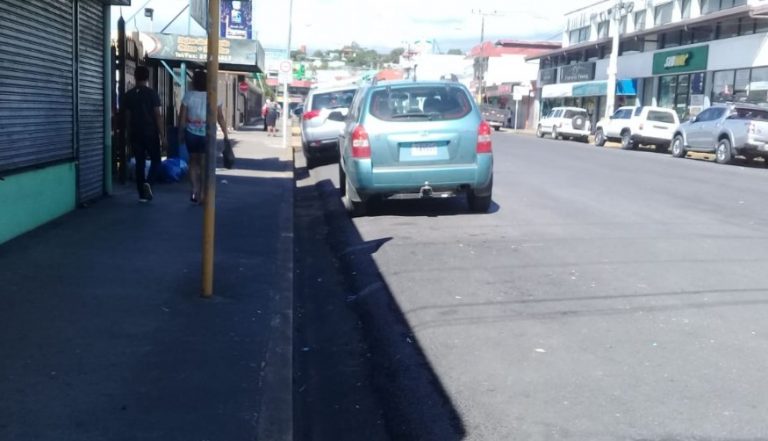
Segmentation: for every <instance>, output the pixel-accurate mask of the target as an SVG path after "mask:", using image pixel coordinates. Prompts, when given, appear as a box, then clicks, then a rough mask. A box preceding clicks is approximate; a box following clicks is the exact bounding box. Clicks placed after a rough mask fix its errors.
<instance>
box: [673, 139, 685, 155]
mask: <svg viewBox="0 0 768 441" xmlns="http://www.w3.org/2000/svg"><path fill="white" fill-rule="evenodd" d="M685 154H686V151H685V145H684V144H683V136H682V135H675V139H673V140H672V156H674V157H675V158H685Z"/></svg>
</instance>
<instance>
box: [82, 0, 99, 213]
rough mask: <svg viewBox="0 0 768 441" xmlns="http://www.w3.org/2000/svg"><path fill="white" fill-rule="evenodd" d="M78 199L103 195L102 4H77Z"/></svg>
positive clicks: (84, 0) (91, 1)
mask: <svg viewBox="0 0 768 441" xmlns="http://www.w3.org/2000/svg"><path fill="white" fill-rule="evenodd" d="M77 49H78V70H77V78H78V100H77V104H78V115H77V121H78V128H79V129H78V136H77V137H78V145H77V157H78V197H79V201H80V202H85V201H88V200H91V199H94V198H97V197H99V196H101V195H102V194H103V192H104V13H103V10H102V5H101V2H99V1H96V0H79V1H78V44H77Z"/></svg>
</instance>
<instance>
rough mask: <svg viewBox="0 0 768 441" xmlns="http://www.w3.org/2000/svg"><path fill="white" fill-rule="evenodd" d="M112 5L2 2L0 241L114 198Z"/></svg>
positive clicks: (79, 0) (84, 0)
mask: <svg viewBox="0 0 768 441" xmlns="http://www.w3.org/2000/svg"><path fill="white" fill-rule="evenodd" d="M110 3H113V2H112V1H108V0H104V1H102V0H68V1H62V0H39V1H35V2H30V1H27V0H3V1H2V2H0V35H3V41H2V48H3V50H2V53H0V64H3V65H4V66H6V67H7V68H5V69H2V70H0V97H2V98H0V101H2V103H1V104H0V205H2V207H3V208H2V210H1V211H2V213H3V215H2V216H0V243H2V242H4V241H6V240H8V239H10V238H12V237H14V236H16V235H18V234H21V233H23V232H25V231H28V230H31V229H33V228H35V227H37V226H39V225H41V224H43V223H46V222H48V221H50V220H52V219H54V218H56V217H58V216H61V215H62V214H64V213H66V212H68V211H70V210H72V209H74V208H75V207H76V206H78V205H82V204H85V203H88V202H89V201H92V200H93V199H96V198H99V197H101V196H102V195H103V194H104V193H105V192H106V191H107V185H108V183H107V182H108V176H109V174H108V173H109V172H108V167H107V164H108V163H109V156H108V155H109V153H108V152H109V149H110V140H109V124H110V120H109V118H110V116H109V113H108V112H107V111H106V109H109V108H110V104H109V103H110V100H111V96H110V94H109V92H108V90H109V88H108V87H105V84H109V82H108V81H109V80H108V77H109V74H108V72H109V60H110V56H109V21H110V19H109V13H110V6H109V4H110ZM10 67H12V68H10ZM105 90H106V91H107V92H106V93H105Z"/></svg>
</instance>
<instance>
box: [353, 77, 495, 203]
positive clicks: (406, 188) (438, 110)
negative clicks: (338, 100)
mask: <svg viewBox="0 0 768 441" xmlns="http://www.w3.org/2000/svg"><path fill="white" fill-rule="evenodd" d="M491 132H492V129H491V126H490V124H488V122H487V121H485V120H483V118H482V116H481V114H480V111H479V110H478V108H477V105H476V104H475V102H474V100H473V99H472V95H471V94H470V93H469V91H468V90H467V88H466V87H465V86H463V85H462V84H460V83H457V82H450V81H408V80H406V81H392V82H390V81H387V82H381V83H375V84H371V85H367V86H363V88H362V89H361V90H360V91H359V92H358V94H357V95H355V100H354V102H353V104H352V107H351V109H350V112H349V117H348V118H347V121H346V126H345V128H344V130H343V132H342V134H341V136H340V138H339V145H340V150H341V152H340V153H341V159H340V161H339V181H340V187H341V194H342V198H343V201H344V205H345V206H346V207H347V209H348V210H349V211H350V213H351V214H352V215H362V214H364V213H365V211H366V208H367V204H368V203H369V202H370V201H371V200H373V199H377V198H388V197H417V198H418V197H420V198H429V197H447V196H454V195H459V194H462V193H463V194H466V196H467V200H468V203H469V207H470V209H471V210H472V211H475V212H485V211H488V209H489V207H490V206H491V193H492V189H493V154H492V151H491V150H492V149H491Z"/></svg>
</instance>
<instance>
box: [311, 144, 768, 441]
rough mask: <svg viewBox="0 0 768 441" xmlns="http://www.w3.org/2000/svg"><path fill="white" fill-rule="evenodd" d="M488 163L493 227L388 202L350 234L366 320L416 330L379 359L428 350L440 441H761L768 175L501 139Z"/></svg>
mask: <svg viewBox="0 0 768 441" xmlns="http://www.w3.org/2000/svg"><path fill="white" fill-rule="evenodd" d="M494 153H495V176H494V184H495V188H494V202H495V203H494V206H493V207H492V210H491V213H489V214H483V215H476V214H470V213H469V212H468V208H467V206H466V202H465V201H464V200H463V199H450V200H427V201H418V200H417V201H387V202H385V203H383V204H382V205H381V206H380V207H379V208H378V209H377V210H376V212H374V214H373V215H372V216H369V217H364V218H359V219H354V220H353V221H352V223H351V224H350V225H348V226H347V227H348V228H347V230H350V229H351V231H353V233H354V234H357V235H359V240H361V241H362V243H369V244H371V243H375V244H376V247H374V248H373V249H372V250H371V256H372V265H374V266H375V269H376V270H377V271H378V273H379V275H380V277H381V279H382V280H383V283H384V284H385V287H386V288H387V290H386V291H387V293H388V295H389V296H391V302H390V305H392V308H384V307H381V308H379V309H378V310H369V311H368V312H367V314H362V315H361V317H362V320H363V321H365V320H374V321H375V320H378V319H379V316H386V315H392V314H394V315H401V316H402V317H403V318H404V324H405V326H407V330H408V332H407V333H406V334H407V335H402V333H401V334H398V335H395V336H394V337H393V338H392V339H389V340H388V339H386V338H383V339H380V340H382V341H383V342H384V343H371V347H372V350H373V351H381V348H382V346H386V345H391V344H393V343H391V342H392V341H395V342H398V341H399V342H400V343H394V344H402V345H403V346H404V347H407V346H408V345H413V346H415V347H417V348H418V349H419V351H418V352H419V353H420V354H421V356H423V359H424V363H423V364H424V366H422V367H424V368H425V369H428V370H429V371H430V374H431V377H430V378H431V380H429V379H427V380H422V379H420V378H421V377H414V378H411V381H427V382H436V383H437V386H438V387H439V388H440V389H441V390H442V391H443V392H444V394H445V398H446V401H447V405H448V406H449V407H450V408H451V409H450V411H449V412H447V413H445V418H455V417H457V418H458V420H459V421H458V422H454V423H453V424H450V425H449V426H450V427H452V428H453V429H452V430H453V431H454V433H453V435H452V436H447V435H446V434H445V433H443V434H442V435H440V439H448V440H451V439H455V440H561V439H562V440H591V441H598V440H722V441H725V440H758V439H768V419H766V418H765V415H766V409H768V320H767V319H766V318H767V317H768V280H766V277H765V273H766V271H765V269H766V268H767V267H768V232H767V231H766V226H767V225H768V170H766V169H764V168H763V167H762V166H761V164H756V165H753V166H743V165H731V166H724V165H718V164H715V163H713V162H708V161H702V160H693V159H674V158H672V157H671V156H669V155H667V154H659V153H654V152H652V151H621V150H618V149H613V148H598V147H594V146H592V145H586V144H580V143H574V142H568V141H553V140H550V139H543V140H540V139H536V138H533V137H529V136H518V135H514V134H511V133H503V132H502V133H496V134H494ZM336 170H337V169H336V165H335V164H330V165H327V166H323V167H318V168H316V169H314V170H313V171H312V172H311V174H312V177H313V178H314V180H315V181H317V182H318V183H319V184H318V185H319V186H322V185H323V183H326V184H328V186H329V181H334V182H335V180H336V179H337V171H336ZM335 183H336V184H338V183H337V182H335ZM328 218H329V219H330V221H331V222H332V223H339V222H349V221H346V220H341V219H340V218H338V217H333V216H330V217H328ZM330 227H331V228H334V227H339V226H338V225H336V226H334V225H330ZM343 230H344V229H343V228H342V229H341V230H340V231H343ZM342 239H343V238H342ZM342 252H343V247H342ZM393 308H394V309H395V310H394V311H392V310H390V309H393ZM370 328H374V329H378V330H374V331H370V330H369V331H368V336H369V338H374V337H375V336H376V334H378V333H386V332H388V331H387V329H382V328H383V327H381V326H379V327H378V328H375V327H374V326H369V329H370ZM385 349H386V348H385ZM401 351H402V348H395V349H393V350H392V351H389V352H387V351H386V350H385V351H384V352H386V353H387V354H388V355H387V356H390V357H392V358H395V359H390V360H385V362H390V363H392V365H393V366H397V364H398V363H399V361H398V360H397V359H396V358H397V357H399V355H397V354H399V353H400V352H401ZM392 354H395V355H392ZM374 360H376V358H375V357H374ZM377 362H378V363H381V362H382V361H381V360H379V361H377ZM374 370H375V368H374ZM386 381H387V380H382V381H380V383H381V382H383V383H384V384H386ZM379 389H380V391H381V390H383V391H384V392H383V396H382V397H381V399H382V400H383V401H384V402H385V404H384V406H385V407H386V401H387V400H388V399H390V398H392V397H387V393H386V389H387V388H386V387H383V388H382V387H380V388H379ZM403 393H405V394H406V395H407V391H401V395H402V394H403ZM413 401H415V402H414V403H412V404H411V405H412V409H413V412H415V413H417V414H419V415H421V413H420V412H422V408H423V407H425V403H423V402H418V400H413ZM403 402H407V400H402V397H400V402H399V404H398V406H401V405H402V403H403ZM427 405H428V404H427ZM401 407H402V406H401ZM388 415H389V418H390V419H391V418H401V417H402V414H400V415H397V414H396V412H395V413H393V412H391V411H390V412H389V413H388ZM440 415H441V414H437V416H435V415H431V416H428V417H427V416H425V417H423V419H424V421H421V423H422V424H425V425H430V424H436V423H439V422H436V421H434V419H435V418H440ZM430 420H431V421H430ZM389 424H391V425H394V426H397V425H398V424H399V423H398V422H393V421H389ZM395 438H397V439H400V438H398V437H395ZM427 438H429V436H422V437H421V439H427ZM434 439H438V438H437V436H434Z"/></svg>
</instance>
